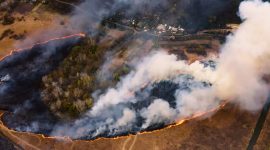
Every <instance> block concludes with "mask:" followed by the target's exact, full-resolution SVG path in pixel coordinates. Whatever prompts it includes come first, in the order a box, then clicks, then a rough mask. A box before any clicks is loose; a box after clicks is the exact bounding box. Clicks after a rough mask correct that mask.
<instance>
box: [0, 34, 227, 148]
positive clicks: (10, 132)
mask: <svg viewBox="0 0 270 150" xmlns="http://www.w3.org/2000/svg"><path fill="white" fill-rule="evenodd" d="M85 36H86V35H85V34H84V33H76V34H72V35H67V36H63V37H57V38H52V39H49V40H47V41H44V42H39V43H35V44H34V45H32V46H29V47H27V48H20V49H15V50H12V51H11V53H10V54H8V55H6V56H4V57H2V58H0V61H2V60H3V59H5V58H6V57H8V56H10V55H12V54H13V53H14V52H17V51H21V50H26V49H31V48H33V47H34V46H36V45H41V44H46V43H48V42H50V41H55V40H62V39H67V38H72V37H85ZM131 93H132V92H131ZM227 103H228V101H224V102H223V103H222V104H220V105H219V106H218V107H217V108H214V109H211V110H209V111H206V112H198V113H196V114H194V115H193V116H190V117H187V118H183V119H180V120H178V121H176V122H175V123H174V124H171V125H168V126H167V127H165V128H162V129H159V130H154V131H143V132H139V133H136V135H141V134H146V133H153V132H157V131H160V130H164V129H167V128H171V127H174V126H178V125H181V124H183V123H185V122H187V121H190V120H194V119H198V118H201V117H204V116H206V115H209V114H210V113H213V112H217V111H218V110H220V109H222V108H223V107H224V106H225V105H226V104H227ZM2 115H3V112H2V113H1V114H0V130H3V131H4V133H6V134H5V135H6V136H7V137H13V138H14V139H15V140H16V141H17V140H18V139H19V140H22V142H20V143H22V144H24V145H25V146H30V147H31V148H34V149H36V147H35V146H34V145H32V144H31V143H30V142H28V141H26V140H25V139H22V138H20V137H19V136H18V135H17V134H29V135H35V136H38V137H40V138H41V140H45V139H53V140H59V139H62V140H66V141H80V140H72V139H71V138H70V137H58V136H54V137H46V136H45V135H43V134H34V133H25V132H19V131H15V130H13V129H10V128H8V127H7V126H5V125H4V124H3V122H2V121H1V118H2ZM129 136H132V135H126V136H118V137H114V138H112V139H119V138H123V137H129ZM100 139H107V138H104V137H100V138H97V139H95V140H100ZM88 141H94V140H88ZM33 146H34V147H33ZM37 149H38V148H37Z"/></svg>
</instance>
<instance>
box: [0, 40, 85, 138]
mask: <svg viewBox="0 0 270 150" xmlns="http://www.w3.org/2000/svg"><path fill="white" fill-rule="evenodd" d="M80 38H81V37H77V36H74V37H70V38H68V39H61V40H55V41H51V42H48V43H46V44H40V45H35V46H34V47H33V48H31V49H27V50H23V51H18V52H13V54H12V55H10V56H7V57H6V58H4V59H3V60H2V61H1V62H0V78H1V82H0V105H1V107H2V108H5V109H7V110H9V111H11V112H12V113H11V114H10V113H6V114H5V115H4V118H3V119H4V122H5V123H6V124H7V125H8V126H9V127H12V128H14V129H18V130H24V131H38V132H45V133H48V132H49V130H50V128H51V126H52V125H53V124H54V123H55V121H56V118H55V117H54V116H53V114H51V113H50V112H49V111H48V109H47V107H46V105H45V104H44V103H43V102H42V100H41V98H40V87H41V80H42V77H43V76H44V75H46V74H48V73H49V72H51V71H52V70H54V69H55V68H56V67H57V66H58V64H59V63H60V62H61V61H62V60H63V59H64V58H65V57H66V55H67V54H68V52H69V50H70V49H71V47H72V46H73V45H74V44H75V43H77V42H79V41H80Z"/></svg>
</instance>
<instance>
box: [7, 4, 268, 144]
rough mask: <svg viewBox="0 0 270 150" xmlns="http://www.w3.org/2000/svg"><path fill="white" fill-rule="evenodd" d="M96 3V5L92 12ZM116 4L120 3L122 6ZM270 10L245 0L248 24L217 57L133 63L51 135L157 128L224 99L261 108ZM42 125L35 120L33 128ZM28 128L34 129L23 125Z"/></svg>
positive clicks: (158, 57) (156, 56)
mask: <svg viewBox="0 0 270 150" xmlns="http://www.w3.org/2000/svg"><path fill="white" fill-rule="evenodd" d="M122 2H129V1H122ZM134 2H135V1H134ZM88 3H89V2H88V1H86V2H85V3H84V4H82V5H84V6H85V7H86V6H87V5H88ZM92 3H93V4H95V5H91V7H92V6H95V8H99V7H98V6H99V5H102V4H101V3H100V2H99V3H98V2H97V3H94V2H92ZM117 4H118V3H117ZM150 4H151V3H150ZM201 4H202V3H201ZM139 5H140V3H139ZM161 5H167V4H166V3H162V4H161ZM96 6H97V7H96ZM109 6H111V5H110V3H109V4H108V5H105V6H104V5H102V7H104V9H100V10H101V11H102V10H106V7H109ZM112 6H114V5H112ZM153 6H154V7H159V6H160V5H159V4H158V5H153ZM154 7H153V8H154ZM86 8H87V7H86ZM95 8H93V9H91V12H90V13H89V14H90V15H91V13H92V11H93V10H96V9H95ZM113 8H118V5H117V6H114V7H113ZM86 10H87V9H86ZM109 10H110V11H111V10H114V9H109ZM218 10H219V9H218ZM269 11H270V8H269V3H267V2H262V1H259V0H257V1H245V2H243V3H241V5H240V10H239V14H240V17H241V19H242V20H243V24H242V25H240V27H239V29H238V30H237V31H236V32H235V33H233V34H232V35H230V36H229V37H228V38H227V42H226V44H225V45H224V46H223V47H222V48H221V53H220V55H219V56H218V58H217V59H216V60H215V62H213V61H205V62H198V61H197V62H194V63H192V64H188V63H187V62H186V61H183V60H178V59H177V56H175V55H173V54H168V53H166V52H165V51H164V50H162V49H155V50H153V52H151V53H149V54H148V55H146V56H145V57H143V58H141V59H137V61H136V62H133V64H130V65H132V66H133V70H132V71H131V72H130V73H129V74H128V75H126V76H124V77H122V78H121V80H120V82H119V83H118V84H117V85H116V86H115V87H112V88H109V89H107V90H106V91H105V92H104V93H101V94H99V95H97V97H96V98H95V104H94V106H93V108H92V109H91V110H89V111H88V112H87V113H86V114H84V115H83V116H82V117H81V118H79V119H77V120H76V121H75V122H73V123H72V124H62V123H59V124H56V125H54V126H52V125H49V126H50V128H53V130H52V132H51V135H58V136H59V135H60V136H70V137H72V138H87V139H94V138H97V137H100V136H107V137H111V136H117V135H123V134H128V133H136V132H139V131H144V130H149V129H150V130H152V129H156V128H160V127H163V126H164V125H168V124H171V123H175V122H176V121H177V120H181V119H183V118H185V117H190V116H192V115H194V114H196V113H200V112H205V111H207V110H209V109H212V108H216V107H218V106H219V105H220V104H221V103H222V102H223V100H230V101H231V102H232V103H235V104H238V105H239V106H240V107H241V108H243V109H247V110H251V111H256V110H258V109H260V108H261V107H262V105H263V103H264V101H265V99H266V96H267V94H268V86H267V84H266V82H265V81H264V80H263V79H262V77H263V76H264V75H267V74H269V72H268V71H267V70H268V69H267V68H268V67H269V66H268V64H269V63H268V61H269V58H268V57H269V52H270V50H269V43H270V42H269V41H268V39H270V38H269V37H268V36H269V35H270V34H268V33H269V30H268V27H269V25H270V23H269V22H268V21H267V20H269V19H267V18H269V14H270V12H269ZM94 12H95V11H94ZM94 12H93V13H94ZM77 13H78V12H77ZM77 13H76V12H75V14H74V20H77V19H78V20H77V22H78V24H76V21H74V23H75V24H74V26H75V27H79V28H85V27H86V28H87V25H88V23H87V21H86V22H84V21H83V22H79V20H87V18H89V17H88V16H87V15H86V16H80V17H85V18H80V17H78V18H77V17H76V15H77ZM95 13H98V15H96V16H98V18H100V17H101V18H104V17H106V16H107V14H108V13H107V12H101V13H99V12H98V11H97V12H95ZM211 13H212V12H211ZM211 13H210V14H211ZM78 14H79V13H78ZM79 18H80V19H79ZM95 19H96V18H95ZM98 20H99V19H98ZM101 20H102V19H101ZM262 33H263V34H262ZM240 55H241V56H240ZM6 70H7V71H9V69H6ZM11 70H12V69H11ZM15 70H17V69H15ZM12 78H13V76H12V75H11V79H12ZM247 87H249V88H248V89H247ZM4 90H5V89H4ZM4 92H6V91H4ZM30 97H31V96H30ZM24 100H25V99H24ZM41 114H43V113H41ZM38 126H39V125H38V124H35V123H33V124H32V127H38ZM26 127H31V126H28V125H27V126H26ZM28 129H30V130H32V129H31V128H21V130H28Z"/></svg>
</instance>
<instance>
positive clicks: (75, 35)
mask: <svg viewBox="0 0 270 150" xmlns="http://www.w3.org/2000/svg"><path fill="white" fill-rule="evenodd" d="M85 36H86V35H85V34H84V33H76V34H71V35H67V36H62V37H56V38H51V39H49V40H47V41H43V42H38V43H35V44H33V45H31V46H29V47H25V48H19V49H15V50H11V52H10V53H9V54H7V55H6V56H3V57H2V58H0V61H2V60H3V59H5V58H6V57H8V56H11V55H12V54H13V53H14V52H18V51H22V50H26V49H31V48H33V47H34V46H36V45H42V44H46V43H49V42H51V41H55V40H63V39H67V38H72V37H85Z"/></svg>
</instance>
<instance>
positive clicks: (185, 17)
mask: <svg viewBox="0 0 270 150" xmlns="http://www.w3.org/2000/svg"><path fill="white" fill-rule="evenodd" d="M68 2H69V1H68ZM77 2H78V1H76V3H75V4H77ZM213 2H214V3H215V4H211V2H207V3H204V1H203V0H193V1H190V2H187V1H176V0H170V1H169V2H168V4H169V5H157V6H155V7H154V8H151V9H150V8H148V7H147V6H145V7H142V8H143V9H142V8H141V9H138V10H136V11H132V12H129V10H130V9H131V8H132V6H130V5H127V4H123V5H121V7H117V8H110V5H109V4H111V3H113V0H108V3H106V5H104V6H103V5H102V8H104V7H105V8H107V7H108V9H109V10H111V9H116V10H115V11H113V13H112V14H109V15H105V18H104V19H102V21H101V25H100V28H99V30H100V31H97V32H98V33H99V34H98V35H96V38H95V39H93V40H94V41H98V42H96V43H97V44H100V43H99V42H100V41H102V40H103V38H104V37H105V36H104V35H105V34H106V33H105V32H106V31H108V30H111V29H117V30H120V31H125V32H127V31H128V33H126V34H125V36H124V37H122V38H119V39H117V40H115V41H113V43H114V44H112V45H109V46H104V45H102V44H100V45H97V46H101V47H103V50H102V51H103V52H100V53H99V51H98V52H96V50H100V49H102V48H100V49H99V48H97V47H88V46H87V44H85V43H84V42H85V41H86V40H84V41H83V42H82V39H81V38H78V37H73V38H67V39H63V40H55V41H51V42H48V43H46V44H40V45H36V46H34V47H33V48H31V49H28V50H24V51H21V52H14V53H13V54H12V55H11V56H8V57H6V58H5V59H3V60H2V61H1V62H0V78H2V79H5V80H3V81H2V82H0V107H1V108H3V109H6V110H8V111H9V113H5V115H4V117H3V121H4V123H5V124H6V125H7V126H8V127H10V128H13V129H16V130H19V131H31V132H35V133H43V134H49V133H50V132H51V130H52V129H53V127H54V125H55V124H58V123H60V124H61V123H67V122H68V123H70V120H68V121H67V120H64V121H63V120H61V119H63V118H61V117H59V116H61V115H57V114H56V113H55V111H51V110H52V109H50V108H49V105H50V103H44V101H42V98H41V97H42V96H41V91H42V88H43V87H42V86H43V85H42V78H43V77H44V76H46V75H48V74H50V73H51V72H53V71H54V70H57V68H58V67H59V65H60V64H61V63H62V62H63V60H64V59H65V58H66V57H68V55H69V52H70V51H71V50H72V49H74V48H75V49H76V48H77V49H78V50H79V51H80V49H86V52H87V53H91V59H92V58H93V60H99V61H100V60H102V61H100V62H103V61H104V60H106V58H104V54H105V51H110V50H111V51H112V52H120V53H121V51H122V49H126V48H127V46H126V45H128V44H127V43H128V42H129V41H130V40H138V39H139V38H138V36H137V35H138V34H137V32H141V31H143V30H144V29H147V30H149V33H150V37H149V33H148V32H147V33H143V35H140V36H142V37H144V39H143V40H145V37H147V39H149V38H152V39H153V41H155V40H157V39H156V38H157V37H158V35H152V33H153V31H154V30H156V27H157V26H158V25H160V24H165V23H166V24H168V25H171V26H176V27H177V26H181V27H183V28H184V29H185V32H183V34H180V35H176V36H175V37H174V38H173V39H171V35H172V33H171V32H166V33H164V38H163V36H161V37H159V38H160V39H161V42H163V41H162V40H164V39H165V40H164V41H165V43H168V44H166V45H170V43H169V42H170V41H173V42H181V41H182V40H183V41H185V40H186V37H189V36H190V37H191V39H190V40H192V39H193V38H194V37H195V39H196V38H197V39H204V36H202V37H199V38H198V36H199V35H197V34H196V33H197V32H199V31H201V30H205V29H216V28H227V27H226V24H227V23H238V22H239V19H238V17H237V15H236V14H235V12H236V8H237V6H238V4H239V2H240V1H239V0H230V1H226V0H220V1H213ZM55 3H57V5H56V4H55ZM98 4H100V2H99V3H98ZM102 4H103V1H102ZM210 4H211V5H210ZM100 5H101V4H100ZM49 6H54V7H52V8H53V9H54V10H62V9H63V8H67V9H65V10H63V11H62V13H64V14H65V13H68V12H70V10H72V9H73V8H72V6H69V7H65V6H66V5H65V4H63V3H62V4H59V2H49ZM208 6H211V8H209V9H207V11H206V9H205V8H207V7H208ZM212 7H213V8H212ZM178 10H181V11H178ZM224 14H226V15H225V16H224ZM105 28H106V29H105ZM126 30H127V31H126ZM102 31H105V32H102ZM130 32H132V33H130ZM191 33H192V34H191ZM136 34H137V35H136ZM226 34H228V33H225V34H222V36H221V37H222V39H223V40H224V36H225V35H226ZM134 35H136V37H135V36H134ZM166 35H167V36H166ZM168 35H169V36H168ZM217 35H218V34H216V33H214V34H213V35H211V36H210V37H209V36H208V37H207V38H209V39H211V38H213V39H214V38H216V36H217ZM182 36H183V37H182ZM168 37H169V38H168ZM197 39H196V40H197ZM126 41H128V42H126ZM109 42H111V41H109ZM125 42H126V43H125ZM158 42H159V41H158ZM78 43H79V44H78ZM82 43H83V44H84V45H85V46H81V45H80V44H82ZM105 43H106V41H105ZM76 46H81V48H78V47H76ZM91 46H93V45H91ZM155 46H157V47H159V46H160V45H159V44H156V45H155ZM186 46H187V45H186ZM202 46H203V48H205V47H206V48H211V47H208V45H204V44H201V45H200V46H197V47H196V46H195V47H194V46H193V47H188V46H187V48H188V49H189V51H187V53H192V54H196V55H197V54H198V55H200V56H206V55H207V52H205V51H204V50H201V47H202ZM104 47H105V48H104ZM115 49H117V50H115ZM190 49H192V50H190ZM88 50H90V51H88ZM113 50H115V51H113ZM79 51H78V52H77V53H80V52H79ZM171 53H176V54H178V57H179V58H180V59H187V56H186V53H185V52H184V50H182V49H181V50H178V49H176V50H174V51H171ZM92 54H93V55H92ZM120 55H121V54H120ZM81 57H84V56H83V55H76V57H74V58H75V59H74V60H73V61H72V63H73V64H74V66H76V67H78V66H79V67H81V70H83V69H84V68H83V67H84V66H85V65H89V63H91V64H93V63H95V65H93V66H94V67H92V68H88V69H85V70H86V71H85V72H87V73H89V74H92V75H96V71H97V70H98V68H99V65H100V64H101V63H100V62H99V63H97V61H91V60H90V61H89V62H88V61H81V60H82V59H80V58H81ZM105 57H106V56H105ZM86 59H87V58H86ZM77 62H78V63H77ZM81 62H82V63H84V64H83V65H80V63H81ZM85 62H87V63H85ZM68 65H70V66H71V65H72V64H68ZM76 69H77V68H76ZM73 70H75V69H74V68H72V67H70V68H69V70H68V71H67V72H71V71H73ZM79 71H80V70H79ZM79 71H78V72H79ZM128 72H129V68H128V67H127V68H125V65H123V66H121V68H120V67H119V69H117V70H116V71H115V72H114V74H113V76H112V78H111V79H112V82H110V83H109V84H106V85H102V84H100V83H98V82H95V81H94V82H91V83H92V84H93V85H94V86H95V87H94V88H88V89H90V90H89V91H87V92H89V93H88V95H87V96H89V94H90V93H91V92H93V91H94V90H96V89H98V88H101V89H105V88H107V87H111V86H114V85H115V84H116V82H117V81H119V79H120V77H121V76H122V75H125V74H127V73H128ZM76 73H77V72H76V71H75V73H74V76H76ZM188 78H190V80H192V77H188ZM67 79H71V78H67ZM99 84H100V85H99ZM202 84H203V85H204V86H211V85H210V84H209V83H202ZM150 86H151V87H146V88H145V89H141V90H140V91H136V92H137V93H136V94H137V97H138V98H141V99H142V100H141V101H140V102H138V103H135V104H134V103H130V104H129V105H130V108H132V109H135V110H136V109H141V108H143V107H146V106H149V105H150V104H151V103H152V101H153V100H154V99H158V98H160V99H164V100H166V101H167V102H168V103H169V104H170V107H172V108H174V107H175V105H176V102H175V97H174V93H175V91H176V90H179V89H181V90H187V91H188V90H189V89H188V86H187V85H185V84H183V85H182V86H181V87H180V86H178V85H177V84H175V83H172V82H169V81H161V82H160V83H155V84H154V85H150ZM145 90H150V91H151V92H150V95H143V94H144V92H145ZM82 97H83V96H82ZM87 99H88V97H87ZM64 108H65V109H60V111H62V112H68V111H69V112H68V113H67V114H72V115H73V113H74V112H75V115H74V116H75V117H80V116H81V115H83V112H85V110H84V111H82V112H80V111H78V110H77V109H76V110H75V108H74V106H73V105H72V104H70V103H67V105H65V107H64ZM74 116H73V117H74ZM72 119H74V118H72ZM95 119H97V120H95ZM98 119H99V118H93V120H92V121H93V122H95V121H100V120H98ZM101 119H103V118H101ZM138 120H141V121H138V122H137V123H136V125H135V126H134V128H133V129H132V130H130V131H129V132H122V133H118V134H116V135H111V134H110V133H108V132H105V133H104V134H102V135H98V136H96V137H92V136H89V137H82V139H95V138H98V137H115V136H120V135H126V134H130V133H131V134H135V133H137V132H139V131H141V130H140V129H139V127H140V126H141V124H142V122H143V118H139V119H138ZM164 126H166V124H165V123H160V124H155V125H153V126H151V127H148V128H147V129H145V130H146V131H148V130H155V129H160V128H163V127H164ZM91 132H95V131H89V135H92V133H91Z"/></svg>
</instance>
